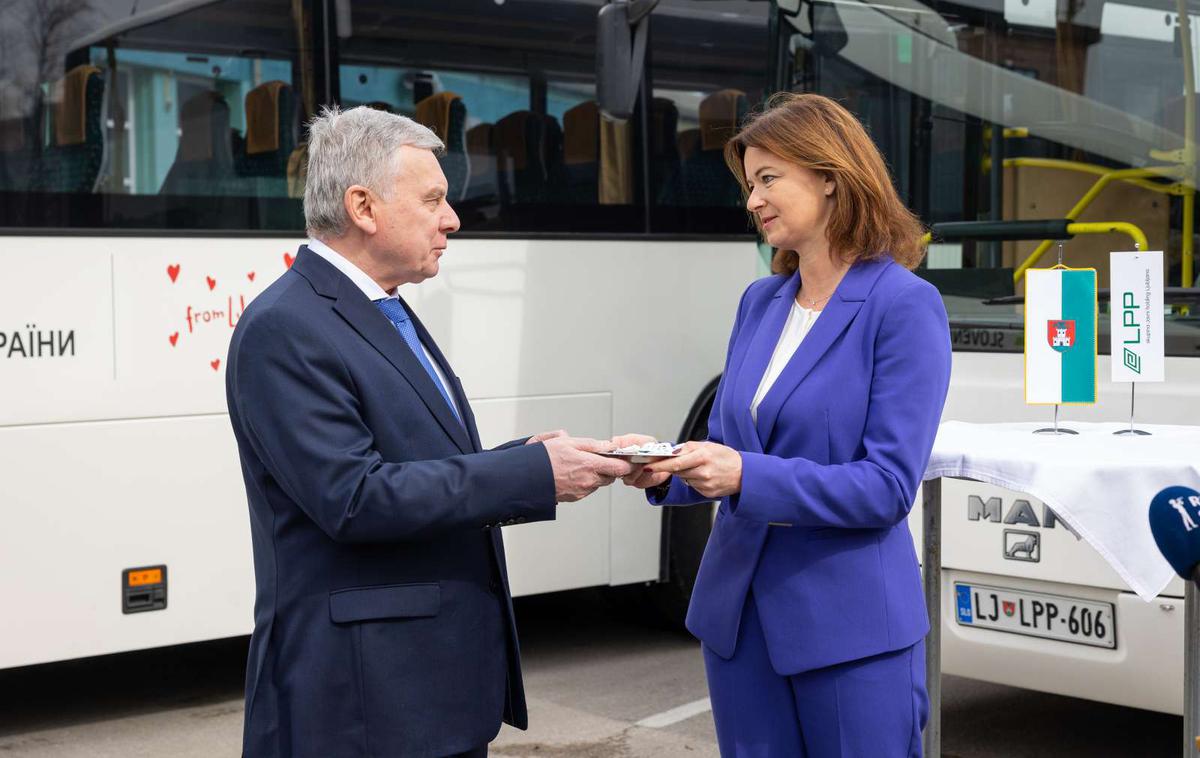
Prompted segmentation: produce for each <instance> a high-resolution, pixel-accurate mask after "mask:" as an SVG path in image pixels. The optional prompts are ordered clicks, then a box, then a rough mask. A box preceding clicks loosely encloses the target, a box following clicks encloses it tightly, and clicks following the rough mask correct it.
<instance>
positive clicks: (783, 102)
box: [725, 92, 925, 274]
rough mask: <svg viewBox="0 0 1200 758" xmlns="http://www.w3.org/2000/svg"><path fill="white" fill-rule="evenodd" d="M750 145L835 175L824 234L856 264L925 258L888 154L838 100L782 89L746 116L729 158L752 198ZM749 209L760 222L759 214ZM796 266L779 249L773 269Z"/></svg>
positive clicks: (912, 262) (792, 255) (913, 263)
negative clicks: (748, 177) (748, 172)
mask: <svg viewBox="0 0 1200 758" xmlns="http://www.w3.org/2000/svg"><path fill="white" fill-rule="evenodd" d="M750 147H757V148H759V149H761V150H766V151H767V152H769V153H773V154H774V155H777V156H779V157H780V158H782V159H784V160H786V161H790V162H792V163H795V164H798V165H800V166H804V167H805V168H809V169H812V170H814V171H818V172H820V173H822V174H826V175H828V176H830V177H832V178H833V180H834V182H835V190H834V193H833V199H834V208H833V212H832V214H831V215H830V218H829V225H828V227H826V230H825V234H826V236H827V237H828V239H829V244H830V247H831V248H832V249H833V251H834V253H835V254H837V255H840V256H842V258H843V259H844V260H847V261H849V262H851V263H853V262H856V261H864V260H872V259H875V258H879V257H882V256H883V255H888V254H890V255H891V256H892V257H893V258H894V259H895V260H896V262H897V263H899V264H901V265H903V266H904V267H905V268H907V269H910V270H911V269H914V268H916V267H917V264H918V263H920V262H921V259H922V258H923V257H925V250H924V246H923V245H922V242H921V237H922V235H923V234H924V229H923V227H922V226H921V222H920V221H919V220H918V219H917V217H916V215H914V214H913V212H912V211H910V210H909V209H908V208H906V207H904V203H902V202H901V201H900V197H899V195H897V194H896V188H895V187H894V186H892V179H891V175H890V174H889V173H888V170H887V166H886V165H885V164H884V162H883V157H882V156H881V155H880V154H879V149H878V148H876V147H875V143H874V142H872V141H871V138H870V137H869V136H867V132H866V130H865V129H863V126H862V124H860V123H859V122H858V119H857V118H855V117H854V116H853V115H852V114H851V113H850V111H848V110H846V109H845V108H844V107H842V106H841V105H840V104H838V103H837V102H835V101H833V100H830V99H829V98H827V97H824V96H822V95H813V94H796V93H792V92H780V93H778V94H775V95H772V96H771V97H770V98H769V99H768V100H767V103H766V106H765V107H764V109H763V110H761V111H758V112H756V113H753V114H751V115H750V116H749V118H747V119H746V122H745V123H744V124H743V125H742V128H741V130H739V131H738V133H737V134H736V135H734V136H733V138H732V139H730V140H729V142H727V143H726V144H725V163H726V164H728V166H729V170H730V171H732V172H733V175H734V176H735V177H737V180H738V183H739V184H741V185H742V193H743V195H745V196H746V197H748V196H749V194H750V189H749V186H748V185H747V183H746V169H745V165H744V162H743V161H744V159H745V156H746V149H747V148H750ZM751 215H752V216H753V217H754V224H755V226H758V224H759V220H758V216H757V214H751ZM759 231H760V232H761V231H762V229H761V227H760V228H759ZM798 266H799V256H798V255H797V254H796V252H795V251H793V250H776V251H775V257H774V259H773V260H772V261H771V270H772V271H773V272H775V273H777V274H785V273H786V274H790V273H793V272H794V271H796V269H797V267H798Z"/></svg>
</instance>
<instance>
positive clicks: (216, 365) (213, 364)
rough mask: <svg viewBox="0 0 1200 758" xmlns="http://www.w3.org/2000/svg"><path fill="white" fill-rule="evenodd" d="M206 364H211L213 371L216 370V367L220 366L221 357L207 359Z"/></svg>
mask: <svg viewBox="0 0 1200 758" xmlns="http://www.w3.org/2000/svg"><path fill="white" fill-rule="evenodd" d="M208 365H210V366H212V370H213V371H216V370H217V369H219V368H221V359H220V358H217V359H216V360H213V361H209V362H208Z"/></svg>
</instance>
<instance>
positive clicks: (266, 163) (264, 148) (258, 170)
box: [238, 80, 296, 197]
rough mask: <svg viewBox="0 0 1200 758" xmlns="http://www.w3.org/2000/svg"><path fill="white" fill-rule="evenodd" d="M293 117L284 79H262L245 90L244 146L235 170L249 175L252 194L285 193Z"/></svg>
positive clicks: (292, 145)
mask: <svg viewBox="0 0 1200 758" xmlns="http://www.w3.org/2000/svg"><path fill="white" fill-rule="evenodd" d="M295 118H296V99H295V96H294V95H293V94H292V88H291V85H289V84H287V83H286V82H282V81H279V80H275V81H270V82H263V83H262V84H260V85H258V86H257V87H255V88H254V89H252V90H250V91H249V92H247V93H246V146H245V154H244V155H241V156H238V157H239V158H240V160H239V166H238V169H239V170H238V173H240V174H241V175H243V176H247V177H252V179H251V181H252V182H253V194H254V196H255V197H286V196H287V169H288V159H289V158H290V157H291V154H292V150H293V149H294V148H295V145H296V129H295Z"/></svg>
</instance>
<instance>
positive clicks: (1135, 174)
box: [1006, 158, 1194, 286]
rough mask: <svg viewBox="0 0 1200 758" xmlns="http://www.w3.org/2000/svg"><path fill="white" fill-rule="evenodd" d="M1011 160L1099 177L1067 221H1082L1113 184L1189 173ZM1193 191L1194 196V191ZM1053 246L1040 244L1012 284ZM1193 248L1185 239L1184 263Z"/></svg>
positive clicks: (1168, 168)
mask: <svg viewBox="0 0 1200 758" xmlns="http://www.w3.org/2000/svg"><path fill="white" fill-rule="evenodd" d="M1011 160H1012V161H1014V163H1013V164H1012V165H1017V166H1021V165H1024V166H1041V167H1044V168H1063V169H1067V170H1071V171H1083V172H1086V173H1098V174H1099V178H1098V179H1097V180H1096V182H1095V183H1094V184H1093V185H1092V186H1091V189H1089V190H1088V191H1087V192H1086V193H1084V195H1083V197H1081V198H1080V199H1079V202H1077V203H1075V207H1074V208H1072V209H1071V210H1070V211H1068V212H1067V214H1066V218H1068V219H1070V220H1072V221H1074V220H1075V219H1077V218H1079V214H1081V213H1083V212H1084V211H1085V210H1086V209H1087V207H1088V206H1089V205H1091V204H1092V201H1093V200H1095V199H1096V197H1097V196H1098V195H1099V194H1100V193H1101V192H1102V191H1103V190H1104V188H1105V187H1107V186H1108V185H1109V184H1111V183H1112V182H1114V181H1131V180H1145V179H1149V178H1152V177H1159V178H1175V177H1176V176H1181V175H1182V174H1183V173H1184V172H1185V171H1186V170H1187V169H1186V167H1184V166H1149V167H1147V168H1126V169H1117V170H1107V171H1103V172H1097V171H1095V169H1096V168H1099V167H1097V166H1092V165H1091V164H1086V163H1076V162H1075V161H1055V160H1053V159H1049V158H1012V159H1011ZM1018 161H1019V162H1018ZM1006 162H1007V161H1006ZM1064 164H1068V165H1064ZM1069 164H1074V165H1069ZM1135 183H1136V182H1135ZM1145 184H1146V185H1149V186H1147V187H1146V188H1147V189H1150V188H1151V187H1153V188H1154V189H1153V191H1155V192H1163V193H1164V194H1166V193H1167V188H1169V187H1173V186H1174V185H1155V184H1154V183H1153V182H1145ZM1139 186H1142V185H1141V184H1139ZM1192 191H1193V192H1194V189H1193V190H1192ZM1170 194H1176V193H1174V192H1171V193H1170ZM1178 194H1181V195H1183V197H1184V201H1185V205H1186V201H1187V197H1188V195H1187V194H1186V193H1184V192H1179V193H1178ZM1135 228H1136V227H1135ZM1138 233H1139V234H1142V233H1141V230H1140V229H1139V230H1138ZM1145 239H1146V236H1145V234H1142V240H1141V244H1142V246H1143V249H1145V246H1146V244H1147V243H1146V242H1145ZM1053 244H1054V240H1042V242H1041V244H1039V245H1038V246H1037V247H1036V248H1034V251H1033V252H1032V253H1030V254H1029V257H1028V258H1026V259H1025V260H1024V262H1022V263H1021V265H1020V266H1018V267H1017V269H1016V270H1015V271H1013V284H1019V283H1020V281H1021V278H1022V277H1024V276H1025V272H1026V271H1027V270H1028V269H1030V268H1032V267H1033V266H1034V265H1036V264H1037V262H1038V261H1039V260H1041V257H1042V255H1044V254H1045V252H1046V251H1047V250H1049V249H1050V246H1051V245H1053ZM1191 247H1192V246H1191V244H1190V243H1189V240H1188V238H1187V237H1186V236H1185V238H1184V251H1185V253H1184V259H1185V260H1188V259H1190V257H1191V256H1190V252H1191ZM1187 268H1188V269H1189V270H1190V268H1191V266H1188V267H1187ZM1185 281H1187V282H1188V284H1185V286H1190V279H1186V278H1185Z"/></svg>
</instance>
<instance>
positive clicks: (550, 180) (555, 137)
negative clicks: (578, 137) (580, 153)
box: [541, 114, 567, 203]
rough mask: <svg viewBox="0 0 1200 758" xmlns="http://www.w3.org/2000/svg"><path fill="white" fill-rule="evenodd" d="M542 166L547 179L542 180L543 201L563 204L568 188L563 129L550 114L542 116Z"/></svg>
mask: <svg viewBox="0 0 1200 758" xmlns="http://www.w3.org/2000/svg"><path fill="white" fill-rule="evenodd" d="M541 119H542V166H543V167H544V169H543V170H544V171H545V178H544V179H543V180H542V186H541V201H542V202H544V203H545V202H552V203H557V202H562V196H563V192H564V190H565V188H566V186H567V175H566V170H567V167H566V165H565V164H564V163H563V129H562V127H561V126H559V125H558V119H556V118H554V116H551V115H548V114H542V116H541Z"/></svg>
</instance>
